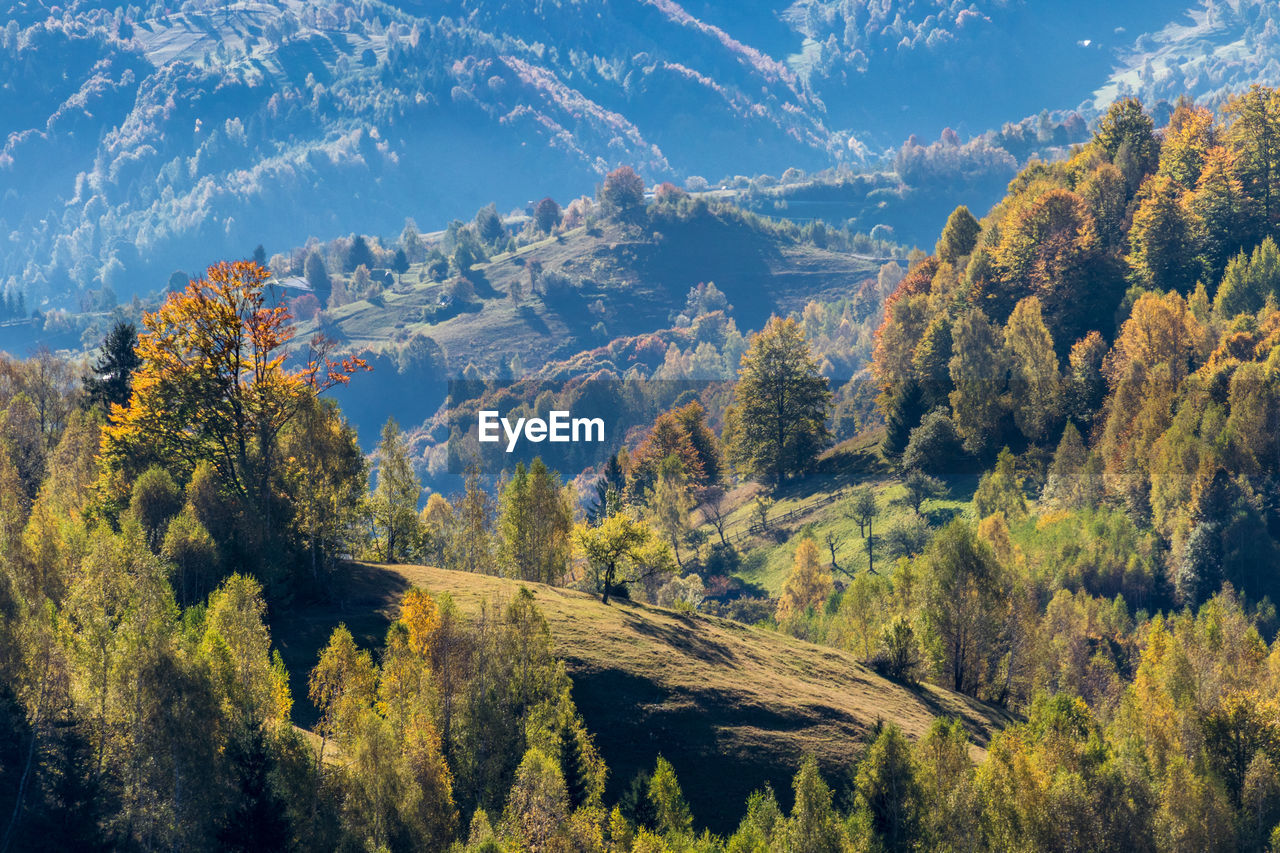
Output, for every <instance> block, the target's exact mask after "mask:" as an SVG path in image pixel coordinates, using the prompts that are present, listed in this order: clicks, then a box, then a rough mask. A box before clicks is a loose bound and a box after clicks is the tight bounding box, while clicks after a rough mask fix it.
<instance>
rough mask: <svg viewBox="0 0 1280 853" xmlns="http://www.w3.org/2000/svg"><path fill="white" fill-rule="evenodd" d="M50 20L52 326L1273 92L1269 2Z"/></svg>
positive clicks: (46, 130)
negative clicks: (493, 230)
mask: <svg viewBox="0 0 1280 853" xmlns="http://www.w3.org/2000/svg"><path fill="white" fill-rule="evenodd" d="M54 8H55V9H56V11H53V10H50V9H47V8H46V7H44V6H42V5H38V4H17V5H15V6H14V7H13V8H12V9H11V10H10V14H9V15H8V16H7V18H8V25H7V26H6V27H5V29H4V30H3V33H2V34H0V80H3V81H4V82H3V84H0V116H3V119H0V139H3V145H2V147H0V196H2V197H3V198H4V199H5V208H4V212H3V217H2V219H0V222H2V224H3V230H4V231H5V233H7V234H9V235H10V237H9V239H8V240H7V241H6V243H5V245H4V247H3V248H2V249H0V289H3V288H8V289H11V290H23V291H25V292H26V296H27V301H28V303H29V305H30V306H31V307H32V308H36V307H40V308H41V309H42V310H47V309H48V308H51V307H63V308H68V309H71V310H75V309H77V308H79V307H81V306H82V304H85V303H87V304H89V305H92V306H97V307H103V306H105V307H106V308H109V307H110V304H111V303H112V302H113V301H114V300H116V299H119V300H121V301H124V300H125V299H127V298H129V297H130V296H132V295H134V294H136V293H137V294H146V293H150V292H154V291H155V290H156V289H157V288H160V287H162V286H163V284H164V282H165V281H166V280H167V277H168V275H169V274H170V273H171V272H172V271H173V270H174V269H183V270H192V269H198V268H200V267H202V266H203V265H204V264H206V263H208V262H210V261H212V260H215V259H218V258H221V257H238V256H243V255H245V254H247V253H249V252H250V251H252V248H253V246H255V245H257V244H259V243H261V244H263V245H265V246H266V247H267V248H268V251H269V252H274V251H278V250H280V249H282V248H284V247H288V246H293V245H298V244H301V243H303V242H304V241H305V240H306V239H307V238H308V237H309V236H317V237H319V238H320V239H330V238H332V237H334V236H336V235H339V234H346V233H351V232H353V231H362V232H364V233H369V234H384V235H391V234H395V233H398V232H399V231H400V229H401V228H402V226H403V224H404V221H405V218H406V217H410V218H415V219H418V220H419V221H422V222H424V223H425V222H433V221H436V222H438V221H440V220H441V219H447V218H448V217H452V216H458V215H465V214H467V213H469V212H470V211H473V210H475V209H476V208H477V207H479V206H480V205H483V204H485V203H487V202H490V201H495V202H496V203H497V204H498V205H499V207H500V208H501V209H503V210H510V209H512V208H517V209H518V208H519V207H520V206H522V205H524V204H525V203H526V202H527V201H529V200H531V199H537V198H539V197H541V196H544V195H548V194H552V195H558V196H561V197H565V198H568V197H573V196H575V195H578V194H582V193H590V192H591V191H592V190H593V188H594V186H595V184H596V183H598V181H599V180H600V178H601V176H602V175H603V174H604V172H606V171H607V170H609V169H610V168H613V167H615V166H617V165H619V164H623V163H628V164H631V165H634V166H635V167H636V168H637V170H639V171H640V173H641V174H642V175H643V176H644V177H645V179H646V181H648V182H651V183H652V182H657V181H660V180H665V179H673V180H677V181H681V182H684V181H686V180H689V179H691V178H694V177H701V178H705V179H707V180H709V181H711V182H713V183H714V182H718V181H722V180H726V181H729V182H732V183H740V182H739V180H738V179H739V178H741V181H744V182H745V181H747V180H748V178H747V177H746V176H752V175H762V174H766V175H767V174H773V175H777V174H780V173H782V172H783V171H784V170H786V169H787V168H788V167H797V168H799V169H802V170H806V171H809V172H815V171H820V170H827V169H832V168H839V169H843V170H848V169H850V168H854V169H865V168H870V169H880V170H891V169H896V168H898V167H899V164H898V163H896V162H891V160H892V157H891V156H890V157H886V156H885V155H886V154H889V155H892V154H893V152H894V150H895V149H896V148H897V147H898V146H899V145H901V144H902V142H903V140H904V139H906V138H907V137H908V136H909V135H911V134H918V135H919V136H920V137H921V138H925V139H932V138H935V137H937V136H938V134H940V133H950V134H952V135H953V136H954V132H953V131H950V128H953V127H954V128H958V129H959V131H960V134H961V135H962V136H963V137H965V138H980V137H981V136H982V135H983V134H984V132H991V131H993V130H994V129H996V128H1007V127H1009V126H1010V123H1015V125H1016V123H1018V122H1019V121H1020V120H1024V119H1026V120H1027V121H1029V122H1030V123H1031V124H1035V125H1036V128H1035V129H1034V130H1033V132H1032V133H1030V136H1029V143H1030V144H1029V146H1028V145H1024V144H1023V142H1019V141H1017V140H1014V141H1006V143H1002V144H1006V148H1005V149H1001V151H1000V153H1001V154H1002V155H1003V156H1004V157H1012V158H1014V159H1016V160H1017V161H1018V162H1022V161H1024V160H1025V159H1026V157H1027V156H1029V155H1030V154H1031V153H1044V151H1045V150H1047V148H1049V147H1053V146H1056V145H1060V144H1061V143H1060V142H1059V141H1057V140H1055V139H1054V133H1053V130H1052V127H1051V126H1050V125H1049V124H1047V122H1050V121H1051V120H1052V119H1051V118H1050V114H1049V113H1051V112H1052V113H1055V114H1056V115H1058V116H1059V117H1061V116H1062V115H1064V111H1067V110H1072V109H1075V108H1077V107H1079V108H1080V109H1081V115H1079V116H1075V117H1074V118H1075V121H1076V122H1080V121H1082V120H1083V121H1088V120H1090V119H1092V118H1093V117H1094V116H1095V115H1096V113H1097V110H1098V109H1100V106H1099V104H1101V103H1102V101H1104V100H1105V99H1107V98H1109V97H1110V96H1111V95H1113V94H1116V93H1122V92H1125V91H1131V90H1134V89H1135V88H1137V89H1140V90H1142V91H1144V92H1146V93H1148V94H1150V95H1151V96H1153V97H1169V96H1170V94H1171V93H1173V92H1175V91H1180V88H1179V87H1182V86H1185V87H1186V88H1188V89H1189V90H1190V91H1192V92H1194V93H1196V94H1201V95H1204V96H1205V97H1210V98H1214V97H1218V96H1219V95H1220V94H1221V93H1223V92H1226V91H1231V90H1238V89H1240V88H1242V87H1244V86H1246V85H1248V83H1251V82H1264V83H1267V82H1277V81H1278V80H1277V74H1278V73H1280V65H1277V64H1276V54H1277V48H1276V45H1275V43H1274V41H1275V40H1274V39H1273V38H1272V37H1271V36H1269V35H1268V32H1269V31H1268V30H1267V23H1268V22H1269V21H1270V19H1271V11H1270V7H1268V6H1266V5H1265V4H1263V3H1259V2H1252V0H1250V2H1241V3H1237V4H1227V5H1226V6H1224V7H1223V8H1222V9H1217V7H1215V11H1214V12H1213V13H1212V16H1210V14H1209V12H1207V11H1206V10H1205V8H1202V7H1201V5H1199V4H1197V5H1195V6H1193V8H1192V10H1191V11H1192V12H1193V13H1194V16H1193V17H1192V18H1190V19H1188V18H1187V16H1186V12H1187V4H1186V0H1162V2H1160V3H1145V4H1111V3H1101V2H1098V3H1089V4H1087V5H1086V6H1085V7H1084V8H1082V7H1081V6H1080V5H1079V4H1076V5H1074V6H1072V7H1071V8H1070V9H1069V10H1068V9H1066V8H1065V7H1064V9H1062V10H1060V11H1059V10H1056V9H1045V8H1042V7H1041V6H1034V7H1033V6H1032V5H1030V4H1006V3H999V2H974V3H968V4H959V3H957V4H950V5H949V6H948V7H946V8H945V9H941V10H939V9H938V7H936V5H935V4H926V3H917V2H891V3H884V4H878V5H877V6H876V7H875V8H874V9H872V8H870V7H867V6H866V5H865V4H850V3H845V2H834V0H823V2H803V3H801V2H796V3H785V2H761V3H751V4H740V3H728V2H723V0H699V2H689V3H686V4H684V5H681V4H678V3H676V2H672V0H648V1H647V2H639V0H630V2H621V3H616V4H607V5H605V6H603V7H600V6H598V5H597V4H581V3H567V2H547V3H542V4H539V5H538V8H537V11H536V12H533V11H531V8H530V7H528V4H520V3H510V2H505V0H468V2H448V3H440V4H432V5H431V6H430V7H424V6H422V5H420V4H416V3H382V2H371V3H352V2H338V3H334V4H330V5H327V6H325V7H324V8H322V9H317V8H314V7H312V6H310V5H309V4H303V3H299V2H297V0H273V1H272V2H241V3H232V4H225V5H223V6H221V7H219V8H217V9H216V10H214V11H208V10H204V9H196V8H193V7H191V6H190V4H179V3H173V2H162V3H155V4H151V5H150V6H148V7H147V8H146V10H145V11H143V10H140V9H139V8H138V7H134V6H131V7H121V8H111V7H107V6H103V5H102V4H99V3H97V2H92V0H76V1H75V2H73V3H71V4H68V5H66V6H65V7H62V6H59V7H54ZM1188 20H1190V21H1191V23H1187V21H1188ZM1171 22H1172V23H1171ZM1201 53H1203V54H1204V55H1205V56H1207V57H1209V58H1208V59H1207V60H1206V61H1204V62H1200V61H1199V60H1197V59H1196V56H1197V55H1199V54H1201ZM1117 64H1120V66H1121V67H1120V68H1119V70H1116V69H1115V66H1116V65H1117ZM54 70H56V72H57V73H53V72H54ZM1064 71H1067V72H1069V73H1063V72H1064ZM1042 110H1044V111H1046V112H1045V113H1044V115H1042V116H1038V117H1036V118H1031V119H1028V118H1027V117H1028V116H1035V115H1037V114H1039V113H1041V111H1042ZM1038 134H1039V135H1038ZM1041 137H1042V138H1041ZM1024 141H1025V140H1024ZM1015 143H1016V144H1015ZM1005 170H1006V167H1004V166H1002V167H1001V169H1000V170H997V172H998V173H999V174H996V173H993V174H992V176H991V180H990V181H988V183H987V184H986V185H984V189H983V192H982V193H981V194H980V195H981V196H983V197H985V196H992V197H993V198H994V196H993V193H995V192H996V191H997V188H998V187H1000V186H1003V184H1004V182H1005V181H1006V180H1007V177H1008V176H1007V175H1005V174H1003V172H1004V171H1005ZM890 180H893V179H890ZM908 183H910V181H908ZM929 198H930V197H929V196H928V195H927V194H925V195H922V196H921V197H920V198H915V199H908V204H907V205H906V206H905V209H904V210H903V211H901V212H899V213H896V214H894V215H893V216H891V217H890V218H891V219H893V220H894V221H895V222H898V225H897V226H895V227H898V228H899V230H900V231H903V230H904V229H906V228H912V233H913V234H914V233H916V231H915V228H916V227H919V231H920V232H931V231H933V230H936V228H937V227H938V226H940V225H941V222H942V217H945V215H946V213H947V211H948V210H949V209H950V207H951V206H952V203H951V200H950V199H947V200H946V203H944V202H943V200H941V199H938V200H936V202H935V203H934V204H932V205H931V204H929V203H928V201H929ZM883 201H884V199H883V198H882V197H881V196H878V195H868V196H865V197H863V196H855V197H853V198H851V199H849V200H847V202H844V203H842V204H841V205H839V206H836V207H830V208H823V207H813V206H810V207H809V208H808V209H807V210H806V211H804V212H803V213H801V214H800V215H802V216H807V215H809V214H810V213H815V212H816V213H820V214H824V215H825V214H837V213H838V214H841V215H851V214H849V213H848V212H847V211H848V210H849V209H854V210H861V211H865V215H866V221H864V222H860V225H859V227H860V228H861V229H862V230H864V231H869V230H870V229H871V227H873V226H874V225H876V224H879V222H880V221H881V220H880V219H879V218H878V217H879V214H877V213H876V211H877V210H878V209H879V205H880V204H881V202H883ZM917 209H918V210H919V215H916V210H917ZM922 218H923V221H924V222H926V223H927V224H924V225H919V226H916V225H915V223H920V222H921V221H922Z"/></svg>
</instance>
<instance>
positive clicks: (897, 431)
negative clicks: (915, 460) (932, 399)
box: [881, 341, 950, 456]
mask: <svg viewBox="0 0 1280 853" xmlns="http://www.w3.org/2000/svg"><path fill="white" fill-rule="evenodd" d="M949 343H950V342H949V341H948V344H949ZM949 358H950V356H948V359H949ZM949 374H950V367H949V366H948V377H947V381H948V385H949V384H950V375H949ZM948 394H950V391H948ZM882 396H883V398H884V405H885V416H884V420H885V427H884V442H883V443H882V444H881V447H883V448H884V452H885V455H887V456H901V455H902V452H903V451H904V450H906V449H907V442H908V441H909V440H910V439H911V431H912V430H914V429H915V428H916V427H917V426H919V425H920V419H921V418H923V417H924V416H925V414H926V413H927V412H928V411H930V410H929V409H928V408H926V406H925V398H924V392H923V391H922V390H921V388H920V383H919V382H917V381H916V380H915V378H914V377H913V378H911V379H909V380H908V381H907V382H906V383H905V384H904V385H902V387H900V388H897V389H893V390H892V391H886V392H885V393H884V395H882Z"/></svg>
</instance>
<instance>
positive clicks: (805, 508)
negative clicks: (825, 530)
mask: <svg viewBox="0 0 1280 853" xmlns="http://www.w3.org/2000/svg"><path fill="white" fill-rule="evenodd" d="M845 493H846V489H844V488H840V489H836V490H835V491H834V492H831V493H830V494H826V495H823V496H822V497H820V498H816V499H814V500H813V501H811V502H810V503H807V504H801V505H800V506H797V507H795V508H794V509H789V510H787V511H786V512H784V513H782V514H781V515H776V516H772V517H770V519H769V527H773V526H774V525H776V524H786V523H788V522H790V521H794V520H795V519H797V518H799V517H800V516H802V515H805V514H807V513H810V512H813V511H814V510H815V509H818V508H820V507H824V506H826V505H827V504H830V503H835V502H836V501H838V500H840V499H841V498H843V497H844V496H845ZM768 532H769V531H768V529H767V528H765V527H764V526H763V525H761V524H760V522H759V521H750V522H748V524H747V527H746V529H745V530H739V531H738V532H737V533H728V532H726V533H725V537H724V538H725V539H726V540H727V541H729V542H732V543H735V544H736V543H738V542H742V541H744V540H746V539H747V538H748V537H751V536H761V535H763V534H765V533H768Z"/></svg>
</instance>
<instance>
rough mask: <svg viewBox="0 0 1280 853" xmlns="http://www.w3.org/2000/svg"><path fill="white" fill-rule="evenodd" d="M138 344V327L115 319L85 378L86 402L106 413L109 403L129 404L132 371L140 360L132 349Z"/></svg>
mask: <svg viewBox="0 0 1280 853" xmlns="http://www.w3.org/2000/svg"><path fill="white" fill-rule="evenodd" d="M137 346H138V329H137V327H136V326H134V325H133V324H132V323H127V322H125V321H124V320H117V321H116V322H115V324H114V325H112V327H111V331H109V332H107V337H106V339H105V340H103V342H102V352H101V353H100V354H99V356H98V358H97V359H96V360H95V361H94V362H93V368H92V370H93V372H92V373H91V374H89V375H88V376H86V377H85V378H84V381H83V386H84V392H85V400H86V402H88V403H90V404H91V405H94V406H99V407H101V408H102V409H103V410H104V411H106V412H108V413H109V412H110V411H111V408H112V406H124V405H127V404H128V402H129V395H130V393H131V391H132V386H133V372H134V371H135V370H137V368H138V365H139V364H140V359H139V358H138V354H137V352H135V348H136V347H137Z"/></svg>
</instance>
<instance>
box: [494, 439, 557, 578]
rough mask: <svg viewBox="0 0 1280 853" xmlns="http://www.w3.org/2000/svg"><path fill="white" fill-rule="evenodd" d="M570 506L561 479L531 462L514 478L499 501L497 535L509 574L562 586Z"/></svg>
mask: <svg viewBox="0 0 1280 853" xmlns="http://www.w3.org/2000/svg"><path fill="white" fill-rule="evenodd" d="M572 528H573V507H572V505H571V503H570V501H569V498H568V496H567V495H566V494H565V491H564V488H563V486H562V485H561V483H560V478H559V477H558V476H556V475H555V474H554V473H552V472H551V471H550V470H549V469H548V468H547V466H546V465H545V464H544V463H543V462H542V459H541V458H540V457H539V458H535V459H534V460H533V464H532V465H531V466H530V467H529V469H528V470H526V469H525V467H524V463H522V462H521V463H517V465H516V470H515V474H514V475H512V477H511V479H510V480H509V481H508V482H507V484H506V485H505V486H504V487H503V490H502V494H501V496H500V497H499V499H498V531H499V533H500V535H501V546H500V549H501V555H502V557H503V560H504V561H505V562H506V563H507V564H508V565H507V573H508V574H510V575H512V576H514V577H518V578H523V579H524V580H529V581H537V582H539V583H549V584H554V583H558V582H560V580H561V578H562V577H563V575H564V570H565V566H566V565H567V563H568V561H569V547H570V534H571V533H572Z"/></svg>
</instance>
